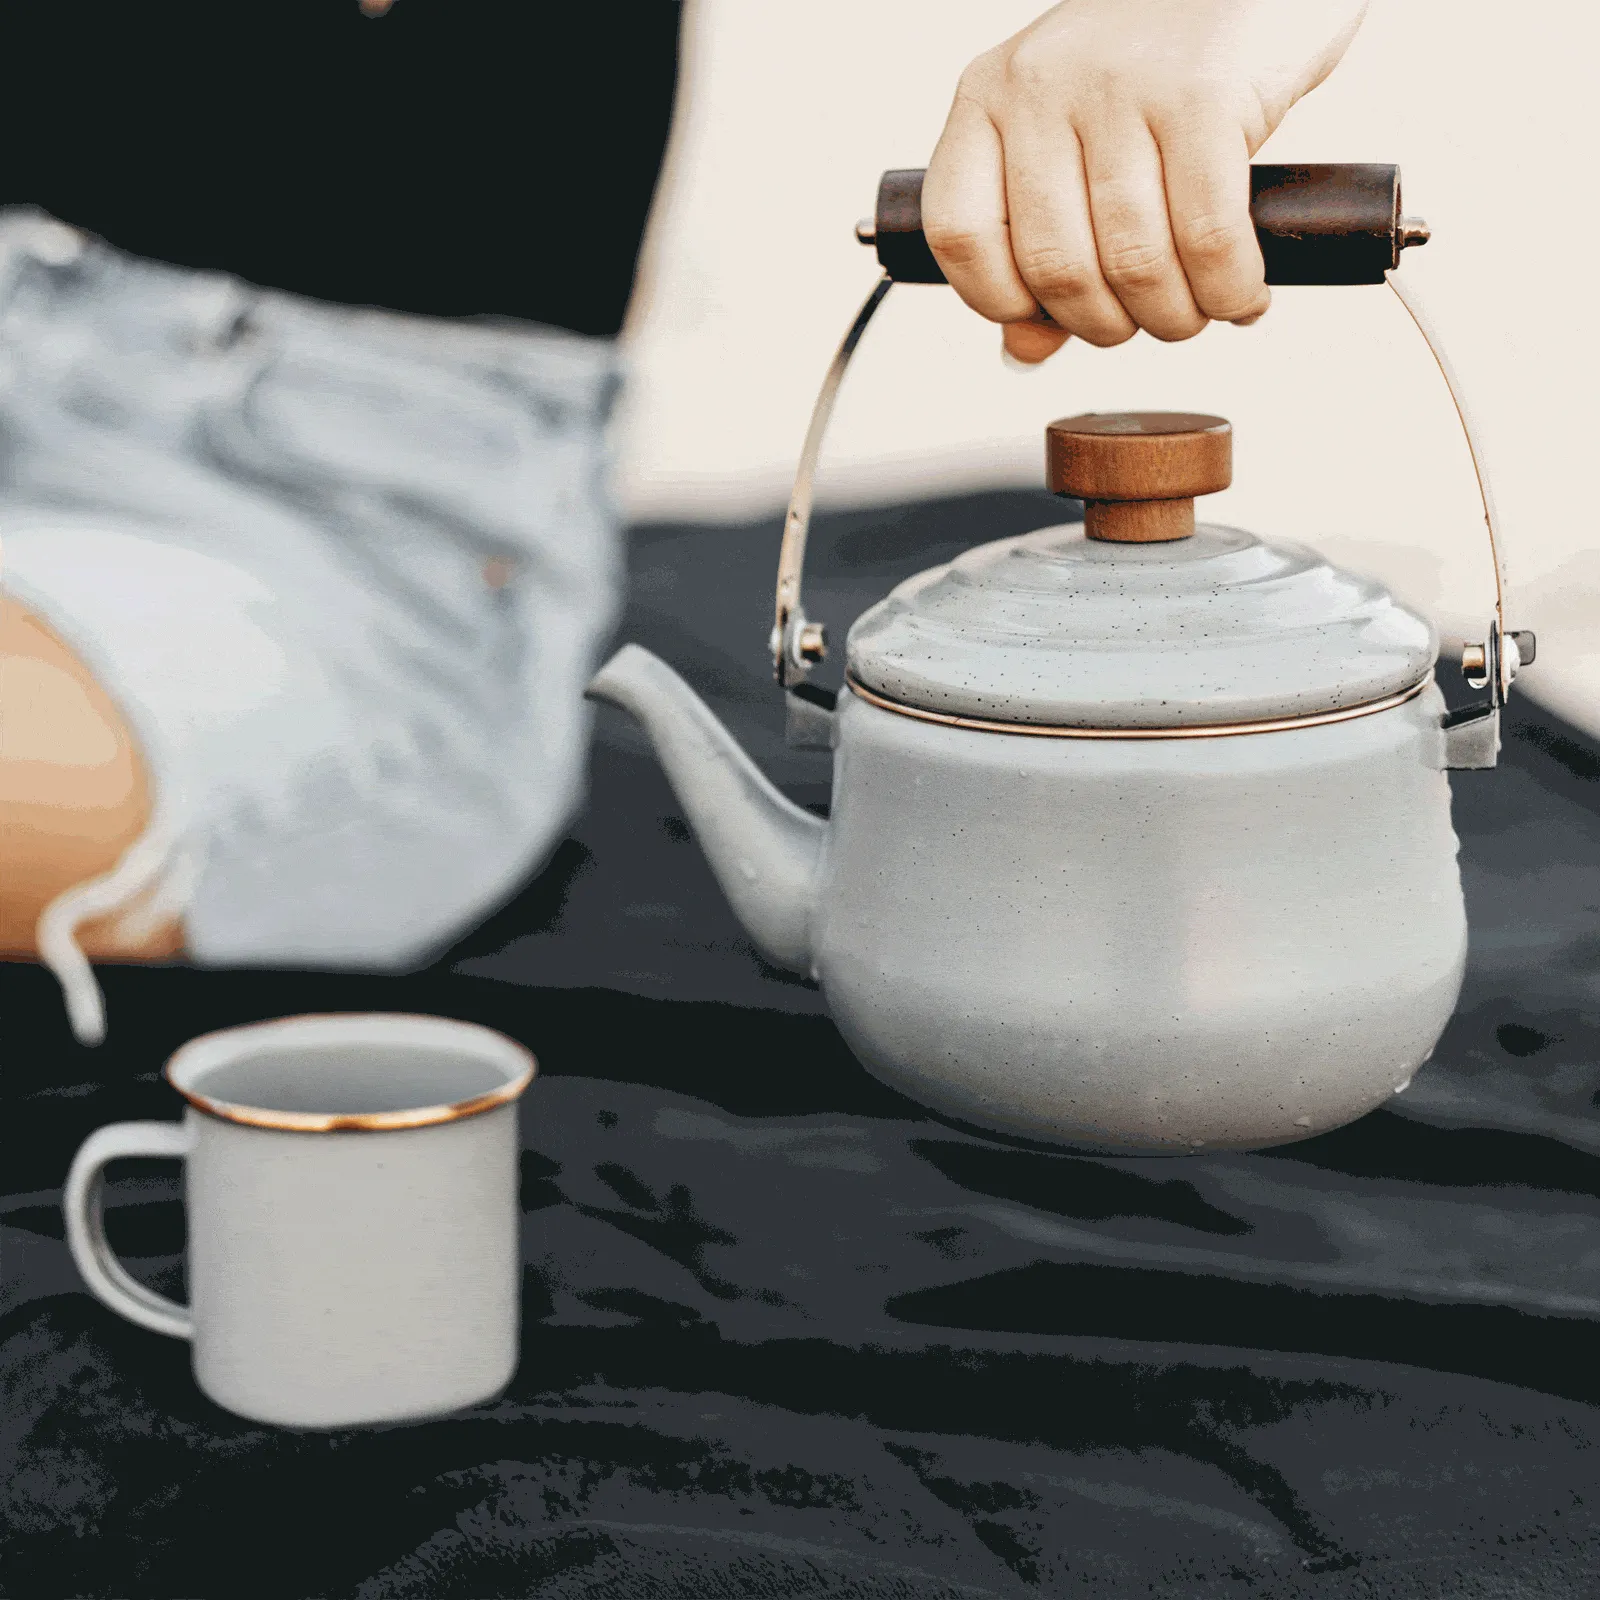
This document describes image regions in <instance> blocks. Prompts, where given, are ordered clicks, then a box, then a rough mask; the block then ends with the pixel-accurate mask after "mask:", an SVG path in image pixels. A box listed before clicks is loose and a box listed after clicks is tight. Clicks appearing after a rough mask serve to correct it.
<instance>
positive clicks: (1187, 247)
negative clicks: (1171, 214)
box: [1173, 216, 1244, 267]
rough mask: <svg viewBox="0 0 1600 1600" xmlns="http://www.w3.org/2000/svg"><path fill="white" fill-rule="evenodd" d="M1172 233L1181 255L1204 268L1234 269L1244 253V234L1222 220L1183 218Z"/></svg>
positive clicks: (1206, 217) (1232, 224) (1235, 226)
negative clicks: (1230, 267) (1233, 265)
mask: <svg viewBox="0 0 1600 1600" xmlns="http://www.w3.org/2000/svg"><path fill="white" fill-rule="evenodd" d="M1173 232H1174V233H1175V235H1176V238H1177V245H1178V253H1179V254H1180V255H1182V256H1183V257H1184V258H1185V259H1186V260H1190V261H1194V262H1196V263H1197V264H1198V265H1200V266H1203V267H1225V266H1231V265H1232V264H1233V263H1234V262H1235V261H1237V260H1238V259H1239V258H1240V256H1242V255H1243V253H1244V238H1243V235H1242V231H1241V230H1240V228H1239V227H1238V226H1237V225H1235V224H1234V223H1231V222H1228V221H1225V220H1224V219H1223V218H1221V217H1215V216H1200V217H1180V218H1179V219H1178V221H1177V223H1176V225H1175V227H1174V229H1173Z"/></svg>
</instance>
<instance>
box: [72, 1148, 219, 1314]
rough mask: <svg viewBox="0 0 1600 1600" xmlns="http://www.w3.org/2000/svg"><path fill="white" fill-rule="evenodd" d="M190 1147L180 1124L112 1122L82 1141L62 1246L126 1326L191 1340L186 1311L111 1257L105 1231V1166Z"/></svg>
mask: <svg viewBox="0 0 1600 1600" xmlns="http://www.w3.org/2000/svg"><path fill="white" fill-rule="evenodd" d="M192 1143H193V1135H192V1133H191V1132H190V1130H189V1128H188V1127H187V1126H186V1125H185V1124H184V1123H181V1122H114V1123H112V1124H111V1126H110V1127H108V1128H100V1129H98V1130H96V1131H95V1132H94V1133H91V1134H90V1135H89V1137H88V1138H87V1139H85V1140H84V1142H83V1145H82V1147H81V1148H80V1149H79V1151H78V1153H77V1155H76V1156H74V1157H73V1161H72V1170H71V1171H70V1172H69V1173H68V1174H67V1187H66V1191H65V1193H64V1194H63V1195H62V1197H61V1209H62V1212H63V1213H64V1215H65V1217H66V1224H67V1246H68V1248H69V1249H70V1250H71V1251H72V1259H73V1261H74V1262H76V1263H77V1267H78V1271H79V1272H81V1273H82V1274H83V1281H84V1282H85V1283H86V1284H87V1285H88V1286H89V1290H90V1292H91V1293H92V1294H93V1295H94V1296H95V1298H96V1299H97V1300H100V1301H103V1302H104V1303H105V1304H106V1305H108V1306H110V1307H111V1309H112V1310H113V1311H115V1312H116V1313H117V1314H118V1315H119V1316H124V1317H126V1318H127V1319H128V1321H129V1322H137V1323H138V1324H139V1326H140V1327H141V1328H150V1329H152V1330H153V1331H154V1332H156V1333H165V1334H167V1335H169V1336H170V1337H172V1338H174V1339H192V1338H193V1337H194V1322H193V1319H192V1318H191V1317H190V1315H189V1308H188V1307H187V1306H180V1305H179V1304H178V1303H177V1301H175V1300H168V1299H167V1298H166V1297H165V1296H164V1295H159V1294H157V1293H156V1292H155V1291H154V1290H153V1289H147V1288H145V1286H144V1285H143V1284H142V1283H140V1282H139V1281H138V1279H136V1278H134V1277H133V1276H132V1275H131V1274H130V1273H129V1272H128V1270H127V1268H125V1267H124V1266H123V1265H122V1263H121V1262H120V1261H118V1260H117V1258H116V1256H115V1255H113V1254H112V1251H111V1245H110V1243H109V1241H108V1240H107V1239H106V1230H105V1216H104V1191H105V1168H106V1164H107V1163H108V1162H111V1161H119V1160H121V1159H123V1158H124V1157H127V1156H145V1157H149V1156H175V1157H177V1158H178V1159H179V1160H182V1159H183V1157H185V1156H186V1155H188V1153H189V1150H190V1148H191V1146H192Z"/></svg>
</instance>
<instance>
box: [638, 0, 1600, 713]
mask: <svg viewBox="0 0 1600 1600" xmlns="http://www.w3.org/2000/svg"><path fill="white" fill-rule="evenodd" d="M1039 9H1040V5H1039V0H983V3H981V4H979V3H975V0H808V3H807V4H806V5H804V6H789V5H779V4H776V3H773V0H697V3H696V4H695V5H694V6H693V7H692V8H691V16H690V24H689V34H688V39H687V44H686V52H685V63H684V80H683V97H682V101H681V114H680V118H679V123H678V128H677V133H676V135H675V139H674V145H673V149H672V152H671V155H670V158H669V165H668V171H667V174H666V177H665V179H664V183H663V188H662V192H661V196H660V201H659V204H658V207H657V212H656V216H655V218H654V220H653V223H652V229H651V238H650V241H649V245H648V248H647V253H646V266H645V271H644V274H643V279H642V282H641V291H640V294H639V296H638V299H637V303H636V308H635V316H634V320H633V323H632V325H631V327H630V346H631V352H632V359H633V362H634V382H633V385H632V390H631V394H630V397H629V401H628V405H627V409H626V412H625V415H624V418H623V421H622V427H621V432H620V438H619V443H620V450H621V467H622V485H623V493H624V496H625V499H626V502H627V505H628V508H629V510H630V511H631V512H632V513H633V514H634V515H636V516H639V517H696V518H701V517H714V518H743V517H747V516H752V515H757V514H761V513H764V512H768V511H771V510H773V509H775V508H776V507H778V506H779V505H780V504H781V503H782V501H783V499H784V497H785V496H786V494H787V489H788V479H789V475H790V473H791V471H792V468H793V460H794V454H795V451H796V449H797V448H798V445H799V441H800V438H801V436H802V434H803V432H804V429H805V421H806V416H807V413H808V411H809V408H810V404H811V399H812V396H813V393H814V391H815V388H816V384H817V382H818V379H819V377H820V375H821V372H822V370H823V368H824V367H825V365H826V363H827V361H828V359H829V356H830V354H831V352H832V349H833V347H834V345H835V344H836V343H837V341H838V338H839V336H840V334H841V333H842V332H843V330H844V328H845V326H846V325H847V323H848V322H849V319H850V317H851V315H852V314H853V312H854V310H855V308H856V306H857V304H858V303H859V301H860V300H861V298H862V296H863V295H864V294H865V292H866V290H867V289H868V288H869V287H870V285H871V283H872V281H873V279H874V276H875V270H876V269H875V264H874V262H873V260H872V256H871V253H870V252H869V251H866V250H862V249H861V248H860V247H859V246H857V245H856V244H855V243H854V241H853V239H852V238H851V227H852V225H853V223H854V222H855V219H856V218H857V217H858V216H860V215H863V214H865V213H866V212H868V211H870V209H871V202H872V196H873V192H874V190H875V187H876V182H877V175H878V173H879V171H880V170H881V169H882V168H884V167H887V166H920V165H923V164H925V163H926V160H927V157H928V154H929V152H930V151H931V150H932V148H933V145H934V142H935V140H936V139H937V137H938V133H939V129H940V126H941V124H942V122H943V118H944V113H945V110H946V107H947V104H948V101H949V96H950V93H951V90H952V89H953V87H954V83H955V79H956V76H957V74H958V73H959V71H960V69H961V67H962V66H963V65H964V64H965V63H966V61H967V60H968V59H970V58H971V57H972V56H973V55H975V54H976V53H978V52H979V51H980V50H982V49H984V48H986V47H987V46H988V45H990V44H992V43H994V42H996V41H997V40H999V39H1000V38H1002V37H1003V36H1005V35H1006V34H1007V33H1009V32H1011V31H1014V30H1015V29H1016V28H1017V27H1019V26H1021V25H1022V24H1024V23H1025V22H1026V21H1028V20H1029V19H1030V17H1032V16H1033V15H1034V14H1036V12H1037V11H1038V10H1039ZM1597 56H1600V7H1595V6H1593V5H1590V4H1588V3H1587V0H1584V3H1579V0H1523V3H1522V4H1520V5H1518V6H1516V7H1513V8H1508V7H1506V6H1504V5H1503V4H1498V3H1497V4H1490V3H1488V0H1450V3H1446V0H1374V5H1373V8H1372V12H1371V14H1370V15H1369V17H1368V20H1367V22H1366V24H1365V26H1364V27H1363V29H1362V32H1361V34H1360V36H1359V37H1358V39H1357V41H1356V43H1355V45H1354V46H1353V48H1352V50H1351V52H1350V54H1349V56H1348V57H1347V58H1346V60H1345V62H1344V64H1343V65H1342V66H1341V67H1340V69H1339V70H1338V71H1337V72H1336V73H1335V74H1334V76H1333V77H1332V78H1331V79H1330V80H1329V81H1328V83H1326V84H1325V85H1324V86H1323V87H1322V88H1321V89H1319V90H1317V91H1316V92H1315V93H1314V94H1312V95H1311V96H1309V97H1308V98H1307V99H1306V100H1305V101H1303V102H1302V103H1301V105H1300V106H1298V107H1297V108H1296V109H1295V110H1294V111H1293V112H1292V113H1291V114H1290V117H1289V119H1288V121H1287V122H1286V124H1285V125H1284V127H1283V128H1282V129H1280V130H1279V132H1278V133H1277V135H1275V136H1274V138H1273V139H1272V140H1271V141H1270V143H1269V144H1268V145H1267V146H1266V148H1265V149H1264V150H1263V151H1262V153H1261V157H1260V159H1277V160H1351V161H1356V160H1376V161H1396V162H1398V163H1399V164H1400V166H1401V169H1402V172H1403V173H1404V179H1405V196H1406V208H1407V210H1408V211H1412V212H1415V213H1418V214H1420V215H1422V216H1424V217H1426V218H1427V220H1428V221H1429V222H1430V223H1431V225H1432V226H1433V229H1434V240H1433V243H1432V244H1431V245H1429V246H1428V247H1427V248H1426V249H1425V250H1421V251H1413V252H1411V253H1409V254H1408V255H1407V258H1406V261H1405V265H1404V268H1403V272H1404V277H1405V280H1406V282H1407V283H1408V285H1410V286H1412V287H1414V288H1415V290H1416V291H1417V293H1418V294H1419V295H1421V296H1423V297H1424V299H1425V303H1426V306H1427V309H1428V310H1429V312H1430V314H1431V316H1432V317H1433V320H1434V321H1435V323H1436V324H1437V325H1438V326H1439V328H1440V330H1441V331H1442V333H1443V335H1444V337H1445V341H1446V345H1447V348H1448V350H1449V352H1450V355H1451V357H1452V359H1453V361H1454V363H1455V365H1456V367H1457V369H1458V370H1459V372H1460V373H1461V375H1462V377H1463V379H1464V380H1465V382H1466V385H1467V388H1468V392H1469V397H1470V401H1471V404H1472V406H1473V408H1474V411H1475V413H1476V414H1477V417H1478V420H1479V423H1480V426H1481V429H1482V432H1483V434H1484V438H1485V443H1486V445H1487V455H1488V460H1489V466H1490V469H1491V474H1492V478H1493V482H1494V484H1495V488H1496V492H1497V496H1498V499H1499V502H1500V511H1501V517H1502V520H1503V522H1504V525H1505V532H1506V535H1507V542H1508V550H1507V566H1508V568H1509V572H1510V577H1511V584H1512V590H1511V592H1512V596H1513V605H1512V613H1511V616H1510V619H1509V620H1510V622H1511V625H1512V626H1525V627H1526V626H1531V627H1534V628H1536V629H1537V630H1538V631H1539V634H1540V641H1541V657H1540V661H1539V664H1538V666H1537V667H1536V668H1534V669H1532V670H1531V671H1530V672H1529V673H1528V675H1527V677H1526V678H1525V679H1524V680H1523V684H1522V686H1523V687H1524V688H1525V689H1526V690H1527V691H1528V692H1529V693H1532V694H1536V695H1538V697H1539V698H1541V699H1543V700H1544V701H1545V702H1546V703H1548V704H1549V705H1551V707H1552V708H1553V709H1556V710H1558V711H1560V712H1561V713H1563V714H1564V715H1566V716H1568V717H1570V718H1572V719H1573V720H1575V721H1577V722H1579V723H1581V724H1583V725H1585V726H1587V727H1588V728H1590V729H1591V730H1593V731H1596V732H1600V641H1597V639H1596V638H1595V634H1596V631H1597V628H1596V624H1597V623H1600V548H1597V547H1600V539H1597V537H1596V530H1595V528H1594V523H1593V517H1592V514H1591V512H1590V509H1589V507H1590V505H1591V504H1592V501H1591V499H1590V497H1589V495H1588V494H1587V493H1586V487H1587V486H1586V482H1585V477H1586V473H1587V470H1588V464H1589V459H1590V456H1591V454H1592V440H1593V438H1594V434H1595V424H1596V421H1597V418H1596V415H1595V412H1596V407H1595V403H1594V400H1593V398H1592V396H1593V392H1594V390H1593V383H1594V375H1595V373H1596V370H1597V358H1600V337H1597V333H1600V319H1597V317H1596V314H1595V310H1594V300H1593V289H1592V282H1593V279H1594V274H1595V262H1596V259H1597V254H1600V227H1597V223H1596V207H1595V201H1594V196H1595V194H1596V191H1597V184H1596V178H1595V174H1596V169H1597V156H1600V149H1597V144H1600V140H1597V138H1596V135H1595V133H1594V125H1593V102H1594V98H1595V93H1596V91H1595V85H1594V77H1593V71H1594V69H1593V63H1594V61H1595V60H1596V58H1597ZM998 347H999V341H998V335H997V333H996V331H995V330H994V329H992V328H990V327H989V326H988V325H986V324H984V323H982V322H981V321H980V320H979V319H978V318H976V317H974V316H973V315H972V314H971V313H969V312H967V311H965V310H964V308H962V307H961V305H960V304H959V302H957V300H956V299H955V297H954V296H953V295H952V294H950V293H949V292H948V291H945V290H942V289H936V288H916V287H913V288H905V289H900V290H897V291H896V292H895V295H894V296H892V297H891V300H890V303H889V305H888V306H887V307H886V309H885V311H884V313H883V314H882V315H881V317H880V319H879V321H878V323H877V324H876V325H875V326H874V328H873V330H872V332H871V334H870V335H869V337H868V340H867V341H866V343H865V344H864V345H863V347H862V352H861V355H860V356H859V357H858V360H857V366H856V369H855V370H854V372H853V373H852V377H851V382H850V385H849V386H848V387H847V390H846V393H845V396H844V398H843V400H842V401H841V405H840V409H839V413H838V416H837V418H836V420H835V427H834V432H833V436H832V440H831V443H830V446H829V449H828V453H827V457H826V462H825V466H824V472H823V479H824V482H823V488H822V499H823V501H824V503H827V502H830V501H831V502H833V503H836V504H837V503H870V502H874V501H887V500H893V499H899V498H905V497H915V496H920V495H932V494H938V493H943V492H948V491H950V490H953V489H961V488H968V487H975V486H984V485H999V484H1025V483H1036V482H1038V481H1039V473H1040V467H1041V457H1042V429H1043V424H1044V423H1045V422H1046V421H1048V420H1049V419H1050V418H1051V417H1054V416H1060V415H1063V414H1066V413H1069V412H1074V411H1080V410H1094V409H1100V410H1104V409H1120V408H1125V407H1126V408H1132V407H1149V408H1163V409H1192V410H1202V411H1215V412H1219V413H1221V414H1222V415H1224V416H1227V417H1229V418H1231V419H1232V421H1233V423H1234V426H1235V430H1236V446H1237V449H1236V484H1235V487H1234V488H1233V489H1231V490H1229V491H1228V492H1227V493H1226V494H1225V495H1219V496H1217V497H1215V499H1213V500H1212V501H1210V502H1209V506H1210V508H1211V509H1210V512H1209V514H1210V515H1211V516H1213V517H1215V518H1217V519H1219V520H1226V521H1232V522H1236V523H1239V524H1241V525H1243V526H1247V527H1250V528H1252V529H1254V530H1256V531H1257V532H1261V533H1264V534H1267V535H1269V536H1271V535H1273V534H1276V535H1278V536H1280V537H1292V538H1297V539H1302V540H1306V541H1308V542H1311V543H1313V544H1316V545H1317V546H1319V547H1320V548H1322V549H1324V550H1325V551H1326V552H1327V553H1328V554H1330V555H1331V556H1333V557H1334V558H1335V559H1337V560H1339V561H1341V562H1343V563H1345V564H1346V565H1350V566H1355V567H1360V568H1363V569H1365V570H1368V571H1371V572H1373V573H1375V574H1376V575H1378V576H1380V577H1382V578H1384V579H1385V580H1386V581H1388V582H1390V583H1391V584H1393V585H1394V586H1395V587H1397V588H1398V589H1400V590H1401V591H1402V592H1403V593H1404V594H1405V595H1406V596H1407V597H1408V598H1409V599H1411V600H1412V601H1413V602H1414V603H1416V604H1418V605H1421V606H1422V607H1424V608H1425V609H1426V610H1428V611H1429V612H1430V613H1431V614H1433V615H1434V617H1435V618H1436V619H1437V620H1438V622H1439V623H1440V626H1441V628H1442V629H1443V630H1444V632H1445V633H1446V635H1447V636H1448V637H1451V638H1460V637H1462V636H1463V635H1466V634H1468V633H1470V634H1471V635H1472V636H1473V637H1480V636H1481V634H1482V628H1483V620H1484V619H1485V618H1486V617H1487V616H1488V614H1489V606H1490V601H1491V594H1492V590H1491V586H1490V569H1489V565H1488V557H1487V551H1486V545H1485V541H1484V538H1483V534H1482V519H1481V515H1480V513H1479V511H1478V509H1477V504H1476V501H1475V498H1474V491H1473V483H1472V477H1471V470H1470V465H1469V462H1468V458H1467V455H1466V451H1465V448H1464V446H1463V445H1462V443H1461V439H1460V435H1459V432H1458V431H1457V428H1456V424H1455V421H1454V416H1453V413H1452V411H1451V408H1450V405H1449V401H1448V399H1447V397H1446V395H1445V392H1444V389H1443V386H1442V384H1441V383H1440V380H1439V378H1438V376H1437V374H1436V373H1435V371H1434V369H1433V367H1432V365H1431V362H1430V361H1429V358H1428V356H1427V353H1426V351H1425V349H1424V347H1423V345H1422V343H1421V341H1420V340H1419V339H1418V338H1417V336H1416V335H1415V334H1414V333H1413V332H1412V331H1411V330H1410V328H1409V325H1408V324H1407V323H1406V321H1405V318H1404V313H1403V312H1402V311H1401V309H1400V307H1399V306H1398V304H1397V303H1395V302H1394V300H1393V297H1392V296H1391V295H1390V294H1389V293H1388V291H1387V290H1385V289H1381V288H1370V289H1368V288H1358V289H1280V290H1279V291H1277V296H1276V302H1275V305H1274V308H1273V310H1272V312H1271V313H1270V314H1269V315H1268V316H1267V317H1266V318H1265V319H1264V320H1263V321H1262V322H1261V323H1260V324H1258V325H1257V326H1256V327H1255V328H1252V329H1235V328H1229V327H1219V328H1211V329H1208V330H1207V331H1206V332H1205V333H1204V334H1202V335H1201V336H1200V337H1199V338H1197V339H1195V340H1192V341H1190V342H1189V343H1187V344H1184V345H1179V346H1166V345H1161V344H1159V343H1157V342H1155V341H1153V340H1150V339H1148V338H1146V337H1144V336H1142V335H1141V336H1140V337H1138V338H1137V339H1136V340H1134V341H1132V342H1131V343H1130V344H1128V345H1125V346H1123V347H1122V348H1121V349H1119V350H1115V351H1097V350H1093V349H1091V348H1089V347H1087V346H1083V345H1078V344H1073V345H1069V346H1068V347H1067V349H1066V350H1065V351H1064V352H1063V353H1062V354H1061V355H1060V356H1058V357H1057V358H1056V359H1055V360H1053V361H1052V362H1050V363H1049V364H1048V365H1047V366H1046V367H1044V368H1043V369H1041V370H1039V371H1036V372H1032V373H1019V372H1017V371H1014V370H1011V369H1008V368H1006V367H1004V366H1002V364H1001V362H1000V359H999V354H998ZM774 554H775V553H774ZM751 626H753V627H756V628H764V627H765V626H766V623H765V621H764V619H762V618H759V617H757V618H752V619H751Z"/></svg>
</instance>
